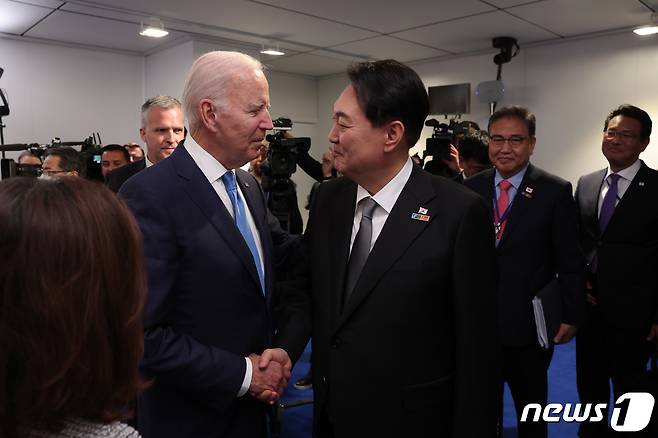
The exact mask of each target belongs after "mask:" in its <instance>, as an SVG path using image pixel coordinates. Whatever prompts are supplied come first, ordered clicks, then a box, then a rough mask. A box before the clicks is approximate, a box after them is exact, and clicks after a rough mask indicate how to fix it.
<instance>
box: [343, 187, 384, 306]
mask: <svg viewBox="0 0 658 438" xmlns="http://www.w3.org/2000/svg"><path fill="white" fill-rule="evenodd" d="M359 204H361V205H362V208H363V209H362V212H363V213H362V214H361V222H360V223H359V231H358V232H357V233H356V237H355V238H354V244H353V245H352V252H351V253H350V260H349V262H348V264H347V276H346V277H345V290H344V293H343V307H345V304H346V303H347V300H348V299H349V297H350V295H351V294H352V291H353V290H354V286H356V282H357V280H358V279H359V276H360V275H361V270H362V269H363V266H364V265H365V264H366V260H367V259H368V254H370V243H371V241H372V214H373V212H374V211H375V208H376V207H377V202H376V201H375V200H374V199H372V198H370V197H368V198H363V199H362V200H361V201H359Z"/></svg>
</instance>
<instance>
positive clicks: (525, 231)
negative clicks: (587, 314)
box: [464, 106, 585, 438]
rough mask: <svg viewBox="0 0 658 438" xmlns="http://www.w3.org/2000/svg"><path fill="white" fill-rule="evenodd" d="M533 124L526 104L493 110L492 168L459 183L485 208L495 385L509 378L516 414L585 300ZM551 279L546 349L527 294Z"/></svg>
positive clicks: (573, 217)
mask: <svg viewBox="0 0 658 438" xmlns="http://www.w3.org/2000/svg"><path fill="white" fill-rule="evenodd" d="M535 127H536V119H535V116H534V114H532V113H531V112H530V111H528V110H527V109H526V108H523V107H518V106H511V107H505V108H501V109H500V110H498V111H496V112H495V113H494V114H493V115H492V116H491V118H490V119H489V158H490V159H491V163H492V164H493V165H494V168H492V169H487V170H485V171H483V172H480V173H478V174H476V175H475V176H473V177H472V178H469V179H466V180H465V181H464V184H465V185H466V186H467V187H470V188H471V189H473V190H474V191H475V192H477V193H478V194H480V196H482V197H483V198H484V200H485V201H486V203H487V205H489V206H490V209H491V212H492V219H493V224H494V227H492V228H493V229H492V231H494V232H495V233H496V253H497V261H498V270H499V282H498V296H497V298H498V300H497V301H498V308H497V315H498V333H497V335H498V339H499V340H500V344H501V347H502V349H501V353H502V354H501V357H502V360H501V365H502V369H501V372H502V376H501V377H502V378H501V382H500V385H501V390H502V384H503V382H505V381H506V382H507V383H508V385H509V387H510V391H511V393H512V397H513V399H514V405H515V408H516V413H517V418H521V413H522V411H523V407H524V406H526V405H527V404H529V403H539V404H540V405H542V406H545V405H546V400H547V397H548V383H547V377H546V371H547V370H548V366H549V364H550V362H551V358H552V356H553V348H552V344H553V343H555V344H560V343H564V342H569V341H570V340H571V338H573V336H574V335H575V333H576V326H577V325H578V324H579V322H580V319H581V318H582V313H583V310H584V309H583V308H584V304H585V296H584V292H583V287H584V283H585V281H584V275H583V274H584V261H583V256H582V253H581V251H580V249H579V246H578V228H577V214H576V206H575V203H574V200H573V196H572V189H571V184H570V183H569V182H567V181H565V180H563V179H561V178H559V177H557V176H554V175H551V174H549V173H547V172H545V171H543V170H541V169H539V168H537V167H535V166H533V165H532V164H530V155H532V152H533V150H534V148H535V143H536V138H535ZM551 282H556V284H555V286H557V288H556V290H559V293H560V296H561V298H562V308H563V314H562V324H561V325H560V328H559V331H558V333H557V334H556V336H555V337H554V338H553V339H552V340H551V341H552V342H551V346H550V347H549V348H548V349H543V348H542V347H540V345H539V343H538V340H537V328H536V325H535V318H534V312H533V307H532V299H533V298H534V297H535V295H537V293H538V292H540V291H541V290H542V289H543V288H545V287H546V286H547V285H549V283H551ZM501 393H502V391H501ZM501 403H502V401H501ZM501 413H502V411H501ZM518 430H519V435H518V436H519V437H520V438H526V437H530V438H541V437H546V436H547V428H546V423H544V422H536V423H535V422H530V421H528V422H519V423H518Z"/></svg>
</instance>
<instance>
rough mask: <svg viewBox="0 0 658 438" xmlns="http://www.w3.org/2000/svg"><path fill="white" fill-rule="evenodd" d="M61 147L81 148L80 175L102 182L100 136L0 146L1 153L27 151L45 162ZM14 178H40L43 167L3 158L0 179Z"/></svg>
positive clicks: (93, 135)
mask: <svg viewBox="0 0 658 438" xmlns="http://www.w3.org/2000/svg"><path fill="white" fill-rule="evenodd" d="M61 146H81V150H80V156H79V163H80V174H81V175H82V176H84V177H85V178H87V179H94V180H101V181H102V174H101V146H100V134H97V133H95V134H92V135H91V136H89V137H87V138H86V139H84V140H83V141H69V142H62V141H61V140H60V139H59V138H58V137H55V138H53V139H52V140H51V142H50V143H49V144H38V143H30V144H22V143H16V144H8V145H2V146H0V151H2V153H3V154H4V152H9V151H15V152H17V151H26V150H29V151H30V152H31V153H32V154H33V155H36V156H37V157H39V159H41V161H43V157H44V155H45V154H46V152H47V151H48V150H49V149H53V148H57V147H61ZM14 176H26V177H32V178H38V177H39V176H41V166H40V165H38V164H19V163H16V162H15V161H14V160H12V159H10V158H2V160H1V161H0V179H6V178H11V177H14Z"/></svg>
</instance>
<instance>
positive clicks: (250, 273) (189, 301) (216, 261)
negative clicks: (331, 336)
mask: <svg viewBox="0 0 658 438" xmlns="http://www.w3.org/2000/svg"><path fill="white" fill-rule="evenodd" d="M236 175H237V180H238V184H239V185H240V188H241V190H242V193H243V194H244V197H245V199H246V202H247V204H248V207H249V210H250V211H251V214H252V216H253V218H254V221H255V223H256V227H257V228H258V232H259V234H260V240H261V242H262V249H263V258H264V260H263V262H264V265H265V294H263V292H262V289H261V287H260V285H259V280H258V274H257V271H256V267H255V264H254V262H253V258H252V255H251V253H250V252H249V249H248V247H247V245H246V244H245V242H244V239H243V238H242V236H241V234H240V232H239V230H238V228H237V227H236V225H235V223H234V221H233V219H232V217H231V215H230V214H229V212H228V211H227V210H226V208H225V207H224V204H223V203H222V201H221V200H220V198H219V197H218V196H217V193H216V192H215V191H214V189H213V188H212V186H211V185H210V183H209V182H208V180H207V179H206V177H205V176H204V175H203V173H202V172H201V170H200V169H199V168H198V166H197V165H196V163H195V162H194V161H193V159H192V157H191V156H190V154H189V153H188V151H187V150H186V149H185V147H184V145H183V143H180V145H179V146H178V147H177V148H176V151H175V152H174V153H173V154H172V155H171V156H170V157H169V158H167V159H166V160H163V161H162V162H160V163H158V164H157V165H154V166H152V167H149V168H147V169H144V170H143V171H141V172H139V173H138V174H136V175H135V176H134V177H133V178H131V179H130V180H129V181H127V182H126V183H125V184H124V185H123V187H122V188H121V191H120V195H121V196H122V197H123V199H125V201H126V202H127V204H128V205H129V207H130V208H131V210H132V211H133V213H134V215H135V217H136V218H137V221H138V223H139V226H140V228H141V231H142V234H143V237H144V251H145V256H146V266H147V271H148V296H147V303H146V309H145V320H144V321H145V324H144V325H145V327H144V329H145V339H144V358H143V361H142V364H141V370H142V372H143V374H144V375H145V376H146V377H147V378H150V379H153V384H152V386H151V387H150V388H149V389H148V390H146V392H145V393H144V394H143V395H142V396H141V397H140V398H139V400H138V421H139V431H140V433H141V434H142V436H144V437H146V438H150V437H157V438H166V437H172V438H173V437H176V438H179V437H195V438H203V437H213V438H218V437H261V436H263V437H264V436H265V424H266V420H265V409H266V405H265V404H263V403H261V402H258V401H256V400H255V399H254V398H252V397H250V396H248V395H247V396H244V397H241V398H238V397H237V393H238V391H239V389H240V387H241V384H242V381H243V379H244V375H245V368H246V364H245V359H244V357H245V356H248V355H249V354H250V353H261V352H262V351H263V349H265V348H266V347H268V346H269V345H270V341H271V337H272V323H271V315H270V310H269V309H270V297H271V291H272V283H273V273H272V269H271V266H272V263H271V262H272V237H273V236H274V237H276V238H277V240H279V239H282V238H283V237H282V234H279V233H278V232H279V231H280V228H279V229H278V230H277V231H276V232H275V231H272V230H271V227H272V226H274V227H275V228H276V225H275V224H273V223H272V222H269V223H268V215H267V210H266V208H265V204H264V197H263V194H262V190H261V189H260V186H259V185H258V183H257V182H256V180H255V179H254V178H253V177H252V176H251V175H249V174H248V173H246V172H244V171H241V170H237V171H236ZM271 233H273V234H271ZM281 233H282V232H281Z"/></svg>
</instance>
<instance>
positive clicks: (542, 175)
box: [525, 165, 571, 188]
mask: <svg viewBox="0 0 658 438" xmlns="http://www.w3.org/2000/svg"><path fill="white" fill-rule="evenodd" d="M527 172H528V173H527V174H526V178H525V179H526V181H531V180H534V181H535V182H537V183H541V184H544V185H547V186H553V187H556V188H564V187H571V183H570V182H569V181H567V180H566V179H564V178H562V177H560V176H558V175H555V174H554V173H550V172H547V171H546V170H544V169H542V168H540V167H537V166H533V165H530V166H529V167H528V170H527Z"/></svg>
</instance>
